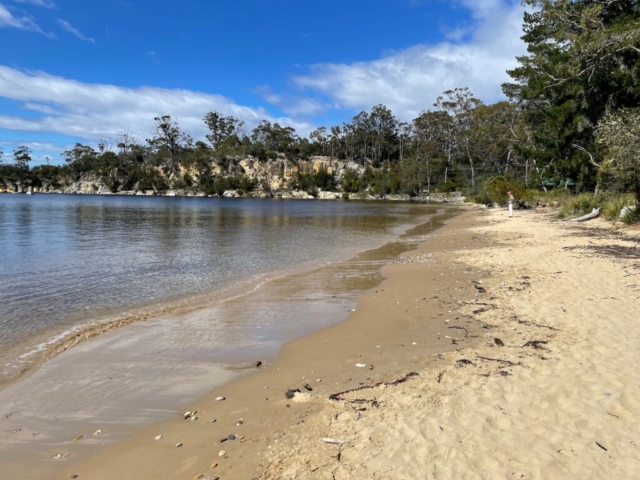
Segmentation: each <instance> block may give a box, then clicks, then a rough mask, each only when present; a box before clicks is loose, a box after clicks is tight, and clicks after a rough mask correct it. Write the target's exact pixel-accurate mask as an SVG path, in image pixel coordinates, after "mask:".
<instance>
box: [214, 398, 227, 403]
mask: <svg viewBox="0 0 640 480" xmlns="http://www.w3.org/2000/svg"><path fill="white" fill-rule="evenodd" d="M223 400H226V398H225V397H218V398H216V402H221V401H223Z"/></svg>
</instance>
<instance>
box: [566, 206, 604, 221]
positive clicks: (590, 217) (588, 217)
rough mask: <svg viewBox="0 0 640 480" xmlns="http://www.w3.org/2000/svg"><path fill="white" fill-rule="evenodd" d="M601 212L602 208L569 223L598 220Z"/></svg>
mask: <svg viewBox="0 0 640 480" xmlns="http://www.w3.org/2000/svg"><path fill="white" fill-rule="evenodd" d="M601 211H602V208H594V209H593V211H592V212H591V213H589V214H587V215H583V216H582V217H577V218H572V219H571V220H569V223H577V222H587V221H589V220H593V219H594V218H598V217H599V216H600V212H601Z"/></svg>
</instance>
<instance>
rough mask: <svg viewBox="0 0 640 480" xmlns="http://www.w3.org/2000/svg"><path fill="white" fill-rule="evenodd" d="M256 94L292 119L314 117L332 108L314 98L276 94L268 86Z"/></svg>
mask: <svg viewBox="0 0 640 480" xmlns="http://www.w3.org/2000/svg"><path fill="white" fill-rule="evenodd" d="M254 92H255V93H257V94H258V95H260V96H262V98H263V99H264V100H265V101H266V102H268V103H270V104H271V105H275V106H276V107H278V108H279V109H280V110H282V111H283V112H284V113H286V114H287V115H291V116H292V117H312V116H314V115H319V114H321V113H324V112H326V111H327V110H328V109H329V107H330V106H329V105H327V104H326V103H323V102H320V101H318V100H315V99H313V98H305V97H299V96H295V95H290V94H279V93H274V92H273V91H272V90H271V88H270V87H269V86H267V85H264V86H261V87H258V88H256V89H255V90H254Z"/></svg>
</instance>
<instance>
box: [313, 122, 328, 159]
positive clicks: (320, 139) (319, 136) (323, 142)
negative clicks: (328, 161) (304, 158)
mask: <svg viewBox="0 0 640 480" xmlns="http://www.w3.org/2000/svg"><path fill="white" fill-rule="evenodd" d="M309 138H310V139H311V141H312V142H313V143H314V144H316V145H319V146H320V147H321V148H322V150H321V151H322V155H323V156H324V155H325V153H326V149H327V143H328V142H329V136H328V135H327V127H319V128H316V129H315V130H314V131H313V132H311V133H310V134H309Z"/></svg>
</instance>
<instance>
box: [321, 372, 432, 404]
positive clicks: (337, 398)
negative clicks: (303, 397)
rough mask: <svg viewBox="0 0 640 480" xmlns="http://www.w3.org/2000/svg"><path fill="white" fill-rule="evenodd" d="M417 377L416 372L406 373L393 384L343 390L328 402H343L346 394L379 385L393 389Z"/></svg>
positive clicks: (382, 383) (330, 396)
mask: <svg viewBox="0 0 640 480" xmlns="http://www.w3.org/2000/svg"><path fill="white" fill-rule="evenodd" d="M418 376H420V375H419V374H418V373H416V372H411V373H407V374H406V375H405V376H404V377H402V378H399V379H398V380H396V381H395V382H390V383H387V382H380V383H376V384H375V385H365V386H364V387H358V388H353V389H351V390H345V391H344V392H338V393H334V394H333V395H329V400H333V401H339V400H344V398H342V396H343V395H346V394H347V393H352V392H359V391H361V390H368V389H370V388H376V387H379V386H380V385H384V386H385V387H395V386H396V385H400V384H401V383H404V382H406V381H408V380H411V379H412V378H414V377H418Z"/></svg>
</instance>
